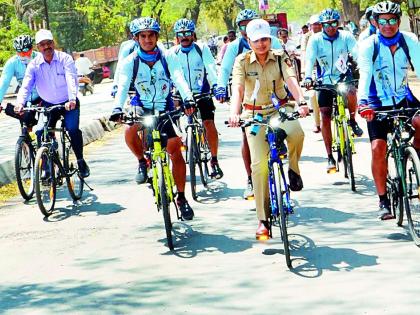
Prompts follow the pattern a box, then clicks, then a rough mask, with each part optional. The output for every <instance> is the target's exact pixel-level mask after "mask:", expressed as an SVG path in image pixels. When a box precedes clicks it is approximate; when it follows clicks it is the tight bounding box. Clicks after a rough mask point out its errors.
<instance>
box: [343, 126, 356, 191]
mask: <svg viewBox="0 0 420 315" xmlns="http://www.w3.org/2000/svg"><path fill="white" fill-rule="evenodd" d="M343 131H344V165H345V167H346V172H345V173H346V174H347V178H348V179H349V181H350V186H351V190H352V191H356V181H355V179H354V169H353V149H352V145H351V139H350V137H351V133H350V132H349V126H348V125H347V122H346V121H344V122H343Z"/></svg>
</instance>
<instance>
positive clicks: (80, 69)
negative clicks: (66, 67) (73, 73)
mask: <svg viewBox="0 0 420 315" xmlns="http://www.w3.org/2000/svg"><path fill="white" fill-rule="evenodd" d="M74 63H75V65H76V69H77V75H78V76H87V75H88V74H89V73H91V72H92V69H91V67H93V64H92V62H91V61H90V60H89V58H87V57H85V55H84V54H80V57H79V58H77V59H76V61H75V62H74Z"/></svg>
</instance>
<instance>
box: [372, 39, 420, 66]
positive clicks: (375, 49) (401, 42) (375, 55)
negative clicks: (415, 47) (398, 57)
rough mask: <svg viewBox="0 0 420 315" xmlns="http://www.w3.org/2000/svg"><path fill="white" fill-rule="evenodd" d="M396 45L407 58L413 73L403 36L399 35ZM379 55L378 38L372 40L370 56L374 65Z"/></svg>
mask: <svg viewBox="0 0 420 315" xmlns="http://www.w3.org/2000/svg"><path fill="white" fill-rule="evenodd" d="M398 44H399V45H400V47H401V48H402V50H403V51H404V53H405V55H406V56H407V59H408V62H409V63H410V66H411V70H413V71H414V67H413V63H412V62H411V57H410V51H409V50H408V46H407V42H406V41H405V38H404V35H403V34H401V36H400V39H399V40H398ZM378 54H379V40H378V36H375V37H374V38H373V55H372V62H373V63H375V61H376V58H378Z"/></svg>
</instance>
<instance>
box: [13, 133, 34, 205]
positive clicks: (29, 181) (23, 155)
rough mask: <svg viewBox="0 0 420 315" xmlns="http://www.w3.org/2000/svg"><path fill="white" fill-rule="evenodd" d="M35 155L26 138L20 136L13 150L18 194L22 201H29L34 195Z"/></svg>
mask: <svg viewBox="0 0 420 315" xmlns="http://www.w3.org/2000/svg"><path fill="white" fill-rule="evenodd" d="M34 163H35V154H34V148H33V147H32V144H30V143H28V138H27V137H25V136H20V137H19V139H18V141H17V143H16V149H15V172H16V181H17V185H18V188H19V192H20V194H21V196H22V197H23V199H25V200H30V199H31V198H32V196H33V195H34Z"/></svg>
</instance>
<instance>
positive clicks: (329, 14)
mask: <svg viewBox="0 0 420 315" xmlns="http://www.w3.org/2000/svg"><path fill="white" fill-rule="evenodd" d="M339 20H340V13H338V11H337V10H334V9H330V8H328V9H325V10H323V11H322V12H321V14H320V15H319V22H321V23H323V22H328V21H339Z"/></svg>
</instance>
